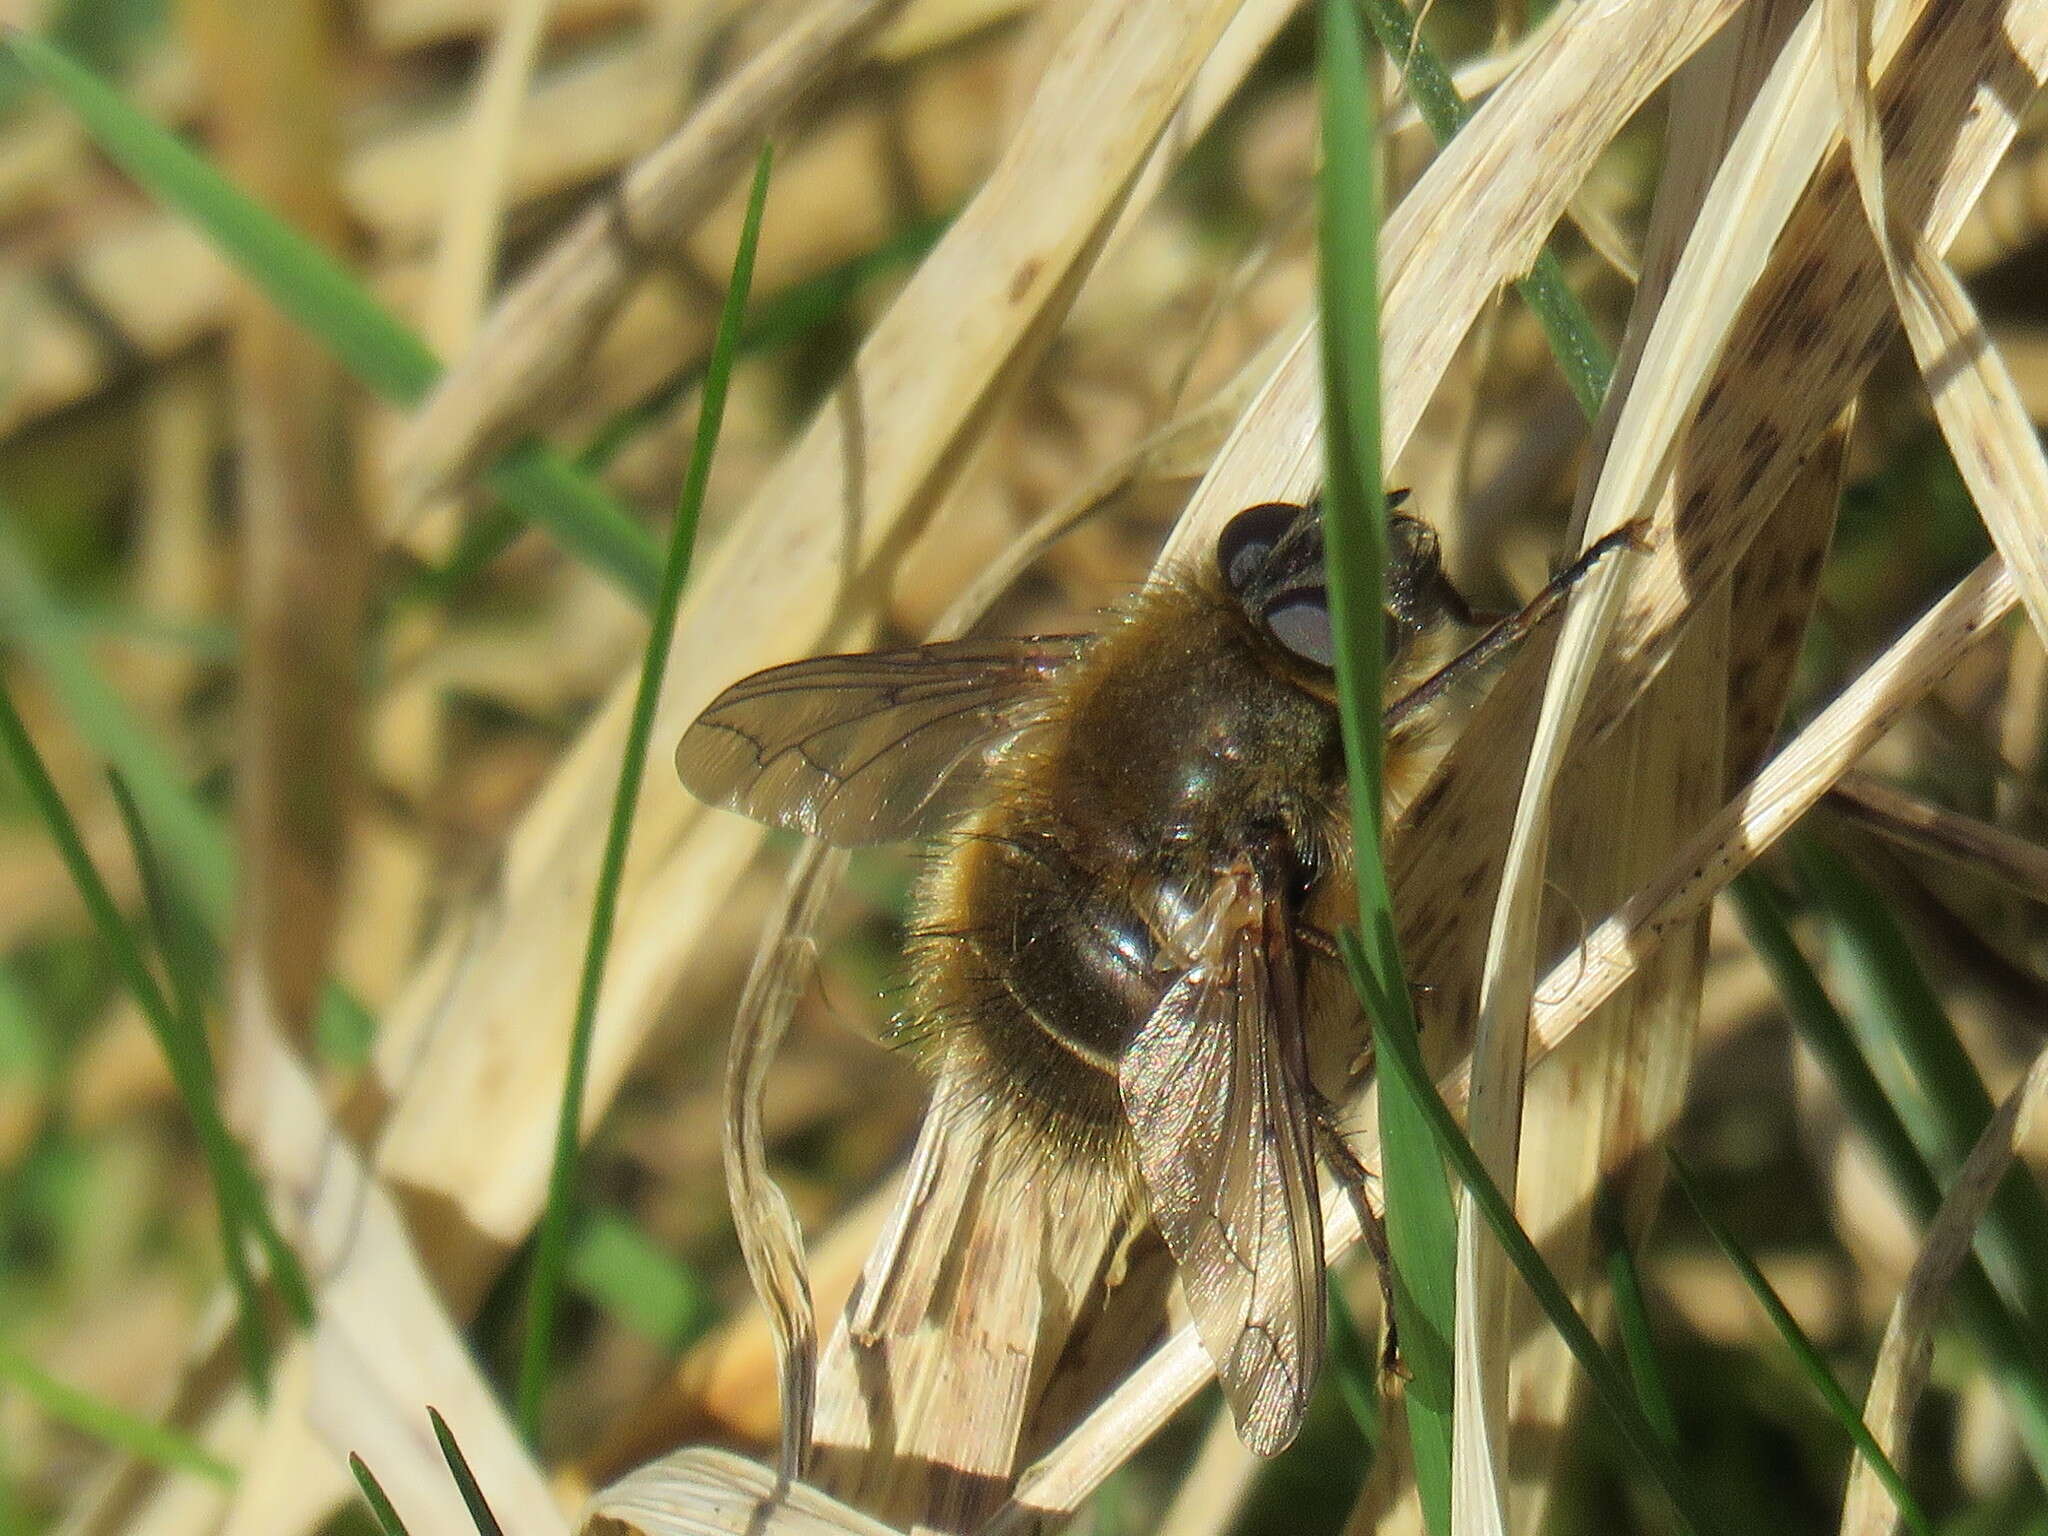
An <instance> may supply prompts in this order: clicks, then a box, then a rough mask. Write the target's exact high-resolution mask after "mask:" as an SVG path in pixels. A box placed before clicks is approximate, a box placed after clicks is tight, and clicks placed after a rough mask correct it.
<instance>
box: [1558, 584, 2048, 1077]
mask: <svg viewBox="0 0 2048 1536" xmlns="http://www.w3.org/2000/svg"><path fill="white" fill-rule="evenodd" d="M2018 600H2019V593H2018V588H2017V587H2016V586H2015V584H2014V582H2013V579H2012V576H2011V574H2010V573H2009V572H2008V571H2007V570H2006V569H2005V564H2004V562H2003V561H2002V560H2000V559H1999V558H1998V557H1997V556H1995V555H1994V556H1993V557H1992V558H1991V559H1989V560H1987V561H1985V562H1984V564H1982V565H1981V566H1979V567H1978V568H1977V569H1976V570H1975V571H1973V572H1972V573H1971V574H1970V575H1969V576H1967V577H1965V578H1964V579H1963V580H1962V581H1960V582H1958V583H1957V584H1956V586H1955V587H1954V588H1952V589H1951V590H1950V591H1949V592H1948V594H1947V595H1946V596H1944V597H1943V598H1942V600H1941V601H1940V602H1938V603H1936V604H1935V605H1934V606H1933V607H1932V608H1931V609H1929V610H1928V611H1927V612H1926V613H1925V614H1923V615H1922V616H1921V618H1920V620H1919V621H1918V622H1917V623H1915V624H1914V625H1913V627H1912V628H1911V629H1909V630H1908V631H1907V632H1906V633H1905V634H1904V635H1902V636H1900V638H1899V639H1898V640H1897V641H1896V642H1894V643H1893V644H1892V646H1891V647H1890V648H1889V649H1887V650H1886V651H1885V653H1884V654H1883V655H1882V656H1880V657H1878V659H1877V660H1876V661H1874V662H1872V663H1871V665H1870V666H1869V667H1868V668H1866V669H1865V671H1864V672H1863V673H1862V675H1861V676H1859V677H1858V678H1857V679H1856V681H1855V682H1854V683H1852V684H1851V685H1850V686H1849V687H1848V688H1846V689H1844V690H1843V691H1842V693H1841V694H1840V695H1839V696H1838V697H1837V698H1836V699H1835V700H1834V702H1832V703H1831V704H1829V705H1828V707H1827V708H1826V709H1824V710H1822V711H1821V713H1820V714H1819V715H1818V716H1817V717H1816V718H1815V719H1814V721H1813V722H1812V723H1811V724H1810V725H1808V726H1807V727H1806V729H1805V730H1803V731H1801V732H1800V733H1799V734H1798V735H1797V736H1796V737H1794V738H1793V740H1792V741H1791V742H1790V743H1789V744H1788V745H1787V746H1786V747H1785V748H1784V750H1783V751H1781V752H1779V753H1778V755H1777V756H1776V757H1774V758H1773V759H1772V760H1771V762H1770V764H1769V765H1768V766H1767V767H1766V768H1765V769H1764V770H1763V772H1762V773H1760V774H1758V775H1757V777H1756V778H1755V779H1754V780H1753V781H1751V782H1750V783H1749V784H1748V785H1747V786H1746V787H1745V788H1744V789H1743V791H1742V793H1741V794H1739V795H1738V796H1737V797H1736V799H1735V801H1734V803H1732V804H1731V805H1729V806H1728V807H1727V808H1726V809H1724V810H1723V811H1722V812H1721V813H1720V814H1719V815H1718V816H1716V817H1715V818H1714V819H1713V820H1712V821H1710V822H1708V823H1707V824H1706V825H1705V826H1704V827H1702V828H1701V829H1700V831H1699V833H1698V834H1697V835H1696V836H1694V837H1693V838H1692V839H1691V840H1690V841H1689V842H1688V843H1687V844H1686V846H1685V848H1684V849H1683V850H1682V851H1681V852H1680V853H1679V855H1678V856H1677V857H1675V858H1674V859H1673V860H1672V861H1671V864H1670V866H1669V867H1668V868H1667V870H1666V871H1665V873H1664V874H1663V875H1662V876H1660V877H1659V878H1658V879H1656V880H1655V881H1653V882H1651V883H1650V884H1649V885H1646V886H1644V887H1643V888H1642V889H1641V890H1640V891H1638V892H1637V893H1636V894H1635V895H1634V896H1632V897H1630V898H1629V900H1628V901H1627V902H1626V903H1625V904H1624V905H1623V906H1622V908H1621V909H1620V910H1619V911H1618V912H1615V913H1614V914H1613V915H1612V916H1610V917H1608V918H1606V919H1605V920H1604V921H1602V922H1601V923H1600V925H1599V926H1598V927H1596V928H1595V929H1594V930H1593V931H1592V933H1591V934H1590V935H1588V936H1587V939H1586V943H1585V944H1584V946H1583V947H1582V948H1580V949H1579V950H1578V951H1577V952H1576V953H1574V954H1570V955H1567V956H1566V957H1565V958H1564V959H1563V960H1561V961H1560V962H1559V963H1558V964H1557V965H1556V967H1555V968H1553V969H1552V971H1551V973H1550V974H1549V975H1548V976H1547V977H1545V978H1544V982H1543V985H1542V986H1541V987H1539V988H1538V989H1537V992H1536V998H1537V1002H1536V1008H1535V1012H1534V1016H1533V1021H1532V1028H1531V1031H1530V1033H1531V1037H1532V1038H1531V1049H1532V1051H1541V1052H1548V1051H1550V1050H1552V1049H1554V1048H1555V1047H1556V1046H1557V1044H1558V1043H1559V1042H1560V1041H1562V1040H1563V1039H1564V1038H1565V1036H1567V1035H1568V1034H1570V1033H1571V1032H1572V1031H1573V1030H1574V1029H1576V1028H1577V1027H1578V1026H1579V1024H1580V1023H1581V1022H1582V1021H1583V1020H1584V1019H1585V1017H1586V1015H1587V1014H1589V1013H1590V1012H1592V1010H1593V1009H1595V1008H1597V1007H1598V1006H1599V1005H1600V1004H1601V1003H1603V1002H1605V1001H1606V1000H1607V999H1608V998H1609V997H1611V996H1612V995H1613V994H1614V992H1615V990H1616V988H1618V987H1619V986H1620V985H1621V984H1622V983H1623V982H1624V981H1626V980H1627V979H1628V978H1629V977H1630V976H1631V975H1633V974H1634V973H1635V970H1636V967H1637V965H1638V964H1639V963H1640V960H1641V958H1642V957H1643V956H1645V955H1647V954H1649V953H1651V952H1652V951H1653V950H1654V949H1655V948H1656V946H1657V944H1658V942H1659V941H1660V940H1661V939H1662V938H1663V937H1664V935H1665V934H1667V933H1668V932H1670V931H1671V929H1672V928H1673V927H1675V926H1676V925H1678V924H1680V923H1683V922H1685V921H1686V920H1687V919H1689V918H1691V917H1693V916H1695V915H1697V914H1698V913H1700V912H1702V911H1704V910H1705V909H1706V905H1707V903H1708V902H1710V901H1712V900H1713V897H1714V894H1715V892H1717V891H1719V890H1720V888H1721V887H1722V886H1724V885H1726V884H1727V883H1728V882H1729V881H1730V880H1732V879H1734V878H1735V876H1736V875H1738V874H1740V873H1741V872H1742V871H1743V870H1744V869H1746V868H1748V867H1749V865H1750V864H1751V863H1753V862H1754V861H1755V860H1756V859H1757V858H1758V857H1759V856H1760V855H1761V854H1762V853H1763V852H1764V850H1765V849H1767V848H1769V847H1770V846H1771V844H1772V843H1774V842H1775V841H1777V839H1778V838H1780V837H1782V836H1783V835H1784V834H1785V832H1786V831H1787V830H1788V829H1789V828H1790V827H1791V826H1792V824H1793V823H1794V822H1796V821H1797V820H1798V819H1799V818H1800V817H1801V816H1803V815H1805V814H1806V812H1807V811H1808V810H1809V809H1810V808H1811V807H1812V805H1813V803H1814V802H1815V801H1816V800H1818V799H1819V798H1820V797H1821V796H1822V795H1823V794H1825V793H1826V792H1827V791H1828V789H1829V788H1831V787H1832V786H1833V785H1834V783H1835V782H1836V781H1837V780H1838V779H1840V778H1841V776H1842V775H1843V774H1845V773H1847V772H1848V771H1849V768H1850V766H1851V765H1852V764H1854V763H1855V762H1856V760H1857V759H1858V758H1860V757H1861V756H1862V755H1863V754H1864V753H1865V752H1866V751H1868V750H1869V748H1870V746H1871V744H1872V743H1873V742H1875V741H1876V740H1877V738H1878V737H1880V736H1882V735H1883V734H1884V733H1885V731H1886V730H1888V729H1890V727H1891V726H1892V725H1893V724H1895V723H1896V722H1897V721H1898V719H1899V717H1900V715H1902V714H1903V713H1904V712H1905V711H1906V710H1907V709H1909V708H1911V707H1912V705H1913V704H1914V703H1916V702H1917V701H1918V700H1919V699H1920V698H1921V697H1923V696H1924V695H1925V694H1926V693H1927V692H1928V690H1929V689H1931V688H1932V687H1934V685H1935V684H1936V683H1938V682H1940V681H1941V680H1942V679H1943V678H1944V677H1945V676H1947V675H1948V672H1949V669H1950V668H1952V667H1953V666H1954V665H1955V664H1956V662H1957V660H1958V659H1959V658H1960V657H1961V656H1962V655H1963V653H1964V652H1965V651H1967V650H1968V649H1969V648H1970V647H1971V646H1972V645H1974V644H1975V643H1976V642H1977V641H1979V640H1981V639H1983V638H1984V636H1985V635H1986V634H1988V633H1989V632H1990V630H1991V629H1992V628H1993V626H1995V625H1996V624H1997V623H1998V621H1999V620H2000V619H2002V618H2004V617H2005V615H2006V614H2008V613H2010V612H2011V611H2012V608H2013V605H2014V604H2015V603H2017V602H2018Z"/></svg>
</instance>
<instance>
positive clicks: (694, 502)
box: [518, 145, 773, 1440]
mask: <svg viewBox="0 0 2048 1536" xmlns="http://www.w3.org/2000/svg"><path fill="white" fill-rule="evenodd" d="M772 159H773V156H772V153H771V151H770V150H769V148H768V147H767V146H765V145H764V146H763V147H762V150H761V159H760V163H759V164H758V165H757V166H756V167H755V170H754V185H753V189H752V191H751V192H750V193H749V194H748V199H747V216H746V223H745V225H744V226H743V227H742V229H741V232H740V246H739V253H738V255H737V256H736V257H735V258H734V259H733V268H732V282H731V283H730V285H728V287H727V289H726V294H725V307H724V310H723V311H722V312H721V313H720V315H719V319H718V336H717V339H716V341H714V342H713V344H712V348H711V361H710V363H709V364H708V365H707V367H706V368H705V371H704V399H703V403H702V405H701V406H700V407H699V409H698V414H697V439H696V442H695V444H694V445H693V447H692V449H691V452H690V464H689V468H688V470H687V471H686V472H685V474H684V477H683V489H682V495H681V497H680V498H679V501H678V504H677V507H676V518H675V526H674V529H673V530H672V532H671V533H670V536H669V548H668V559H667V562H666V563H665V564H664V566H663V568H662V574H661V590H660V594H659V596H658V598H657V600H656V602H655V607H654V619H653V622H652V623H651V624H650V625H649V626H648V633H647V652H646V655H645V657H644V658H643V659H642V661H641V666H640V688H639V692H638V693H637V695H636V696H635V697H634V700H633V718H632V723H631V725H630V726H629V727H628V728H627V732H626V749H625V758H624V761H623V762H622V763H621V764H620V765H619V784H618V792H617V793H616V794H615V795H614V796H613V799H612V814H611V823H610V825H609V827H608V828H607V829H606V832H605V845H604V856H603V860H602V862H601V863H600V864H599V866H598V877H597V896H596V899H595V901H594V902H593V903H592V908H591V914H590V939H589V943H588V944H587V946H586V947H585V949H584V954H583V973H582V980H581V982H580V984H579V986H578V988H577V995H576V1020H575V1025H574V1027H573V1029H572V1031H571V1034H570V1042H569V1069H568V1074H567V1078H566V1080H565V1082H564V1083H563V1087H562V1107H561V1114H560V1116H559V1117H558V1119H557V1120H556V1123H555V1151H554V1163H553V1167H552V1168H551V1170H550V1172H549V1177H548V1202H547V1208H546V1210H545V1211H543V1212H542V1214H541V1226H540V1234H539V1238H538V1242H537V1245H536V1248H535V1252H534V1264H533V1277H532V1280H531V1282H530V1289H529V1291H528V1294H527V1310H526V1336H525V1343H524V1348H523V1351H522V1354H521V1358H520V1366H519V1387H518V1418H519V1423H520V1426H521V1428H522V1429H523V1430H524V1431H525V1433H526V1435H527V1438H528V1439H529V1440H532V1439H533V1438H535V1436H536V1434H537V1432H538V1429H539V1425H540V1402H541V1394H542V1392H543V1391H544V1390H545V1387H546V1384H547V1370H548V1364H549V1360H550V1345H551V1343H552V1339H553V1334H554V1315H555V1308H556V1306H557V1304H558V1302H559V1299H560V1295H561V1288H562V1270H563V1265H564V1261H565V1259H566V1257H567V1250H568V1239H569V1221H570V1214H571V1203H572V1199H573V1196H574V1186H575V1176H576V1151H577V1141H578V1135H579V1132H580V1129H581V1126H582V1120H583V1085H584V1079H585V1077H586V1075H587V1074H588V1072H589V1066H590V1035H591V1030H592V1028H593V1026H594V1024H595V1022H596V1018H597V999H598V994H599V993H600V991H601V990H602V989H603V986H604V967H605V958H606V955H607V953H608V952H609V950H610V948H611V935H612V920H613V917H614V914H615V913H616V911H617V908H618V899H619V879H620V876H621V875H622V874H623V873H624V872H625V867H626V849H627V845H628V844H629V843H630V841H631V839H632V835H633V809H634V807H635V805H636V804H637V803H638V801H639V798H640V780H641V776H642V774H643V773H644V772H645V769H646V766H647V743H648V738H649V737H650V736H651V735H652V734H653V730H654V709H655V704H656V703H657V701H658V700H659V699H660V696H661V681H662V676H663V674H664V673H665V672H666V670H667V667H668V651H669V645H670V642H671V640H672V637H673V632H674V630H675V621H676V610H677V608H678V606H679V605H680V604H681V601H682V592H683V583H684V582H685V581H686V580H687V579H688V577H689V573H690V555H691V551H692V549H693V547H694V545H695V541H696V533H697V518H698V515H699V514H700V513H701V512H702V511H703V507H704V492H705V488H706V486H707V485H708V484H709V482H710V477H711V456H712V454H713V452H714V451H715V450H716V448H717V446H718V432H719V428H720V426H721V425H722V424H723V422H724V418H725V395H726V387H727V385H728V384H729V383H730V382H731V379H732V362H733V354H734V352H735V349H736V348H737V346H738V343H739V335H740V322H741V320H742V319H743V318H744V316H745V314H746V307H747V290H748V289H749V288H750V287H751V286H752V285H753V278H754V248H755V246H756V245H757V244H758V242H759V239H760V234H761V211H762V209H763V208H764V207H765V206H766V203H767V200H768V173H769V167H770V165H771V163H772Z"/></svg>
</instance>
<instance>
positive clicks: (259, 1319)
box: [107, 769, 270, 1397]
mask: <svg viewBox="0 0 2048 1536" xmlns="http://www.w3.org/2000/svg"><path fill="white" fill-rule="evenodd" d="M107 779H108V782H109V784H110V785H111V786H112V788H113V791H114V804H115V806H116V807H117V808H118V809H119V810H120V813H121V822H122V825H123V827H124V828H125V829H126V831H127V833H128V846H129V848H130V850H131V851H132V852H133V854H134V857H135V869H136V873H137V874H138V875H139V876H140V878H141V883H142V896H143V904H144V906H145V907H146V908H147V909H148V911H149V915H150V923H151V925H152V926H153V927H154V928H155V930H156V941H157V952H158V954H159V955H160V956H161V957H162V959H163V962H164V970H165V972H166V974H167V975H168V976H169V977H170V983H171V995H170V1003H171V1016H172V1017H173V1018H174V1019H175V1020H176V1021H177V1025H178V1030H179V1032H180V1034H181V1035H182V1036H183V1037H184V1040H185V1042H186V1049H187V1050H189V1051H190V1052H192V1054H193V1056H194V1057H195V1058H196V1060H197V1061H198V1062H199V1063H200V1065H201V1066H203V1067H204V1069H205V1073H206V1078H207V1089H206V1096H207V1099H208V1100H209V1101H210V1102H211V1101H212V1100H213V1099H214V1089H213V1078H214V1072H213V1052H212V1048H211V1047H210V1046H209V1045H208V1043H207V1039H206V1004H205V997H206V992H207V986H206V981H205V973H204V972H203V971H202V970H200V969H199V968H198V962H196V961H195V960H194V959H193V957H192V955H191V951H190V948H189V940H188V937H187V935H186V932H185V919H184V917H183V916H182V915H181V914H179V913H178V912H177V910H176V908H177V901H176V898H175V897H174V896H173V895H172V893H171V890H170V886H169V883H168V882H167V881H166V880H165V878H164V873H163V868H162V866H161V864H159V862H158V860H157V856H156V850H155V848H154V847H153V846H152V845H151V844H150V841H149V833H148V831H147V830H146V829H145V828H144V826H143V822H142V809H141V807H140V806H138V805H137V804H136V803H135V796H134V794H133V793H132V792H131V791H130V790H129V788H128V783H127V781H126V780H125V779H123V778H122V777H121V773H120V770H118V769H109V770H108V773H107ZM220 1216H221V1222H220V1236H221V1254H222V1258H223V1261H224V1262H225V1264H226V1267H227V1272H228V1283H229V1285H230V1287H231V1288H232V1289H233V1290H234V1293H235V1305H236V1312H235V1337H236V1340H237V1341H238V1343H239V1344H240V1346H241V1351H242V1367H243V1370H244V1373H245V1374H246V1375H247V1376H248V1378H249V1384H250V1386H251V1387H252V1388H253V1389H254V1390H255V1392H256V1394H257V1395H258V1396H259V1397H263V1396H266V1395H268V1392H269V1389H270V1339H269V1333H268V1330H267V1327H266V1325H265V1321H264V1316H263V1295H262V1292H261V1291H260V1290H259V1289H258V1288H257V1285H256V1274H255V1271H254V1270H253V1269H251V1268H250V1265H249V1256H248V1254H247V1253H246V1252H245V1251H244V1250H243V1247H242V1239H243V1235H244V1231H245V1224H246V1220H247V1215H246V1212H244V1210H243V1209H242V1207H241V1205H240V1204H239V1203H238V1202H230V1201H225V1200H224V1201H222V1202H221V1207H220Z"/></svg>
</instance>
